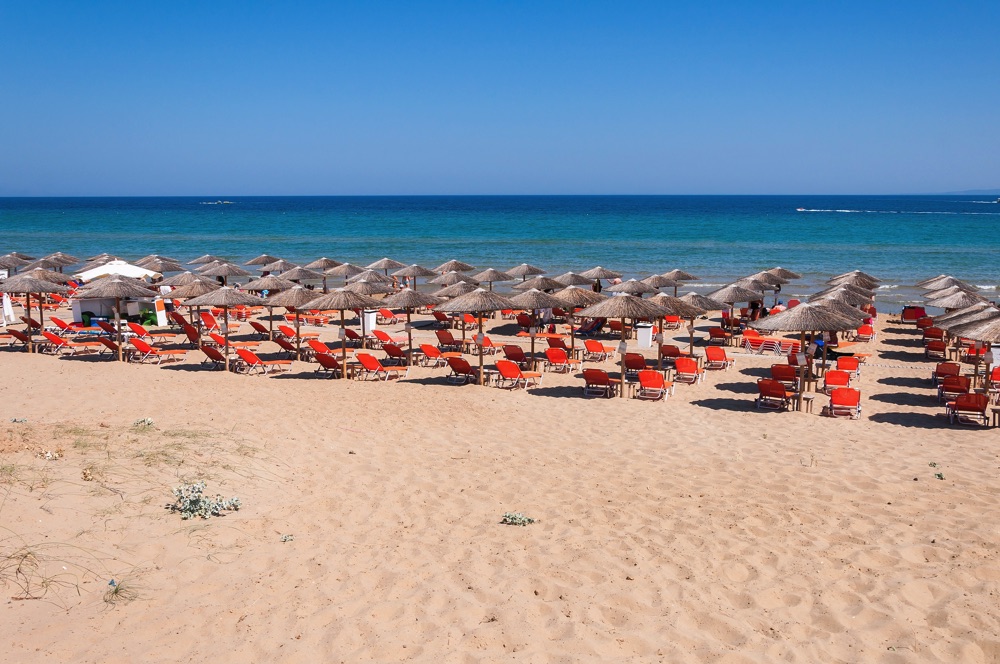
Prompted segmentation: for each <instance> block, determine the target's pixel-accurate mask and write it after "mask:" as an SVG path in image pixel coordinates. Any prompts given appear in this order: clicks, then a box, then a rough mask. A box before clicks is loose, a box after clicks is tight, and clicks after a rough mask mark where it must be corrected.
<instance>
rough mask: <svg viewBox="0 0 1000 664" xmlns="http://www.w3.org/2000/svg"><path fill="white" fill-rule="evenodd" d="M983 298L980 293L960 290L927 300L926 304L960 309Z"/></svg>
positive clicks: (982, 300) (981, 300)
mask: <svg viewBox="0 0 1000 664" xmlns="http://www.w3.org/2000/svg"><path fill="white" fill-rule="evenodd" d="M985 300H986V298H985V297H983V296H982V295H976V294H975V293H966V292H965V291H960V292H958V293H954V294H953V295H949V296H947V297H942V298H939V299H936V300H927V306H930V307H940V308H941V309H961V308H962V307H968V306H970V305H973V304H975V303H976V302H984V301H985Z"/></svg>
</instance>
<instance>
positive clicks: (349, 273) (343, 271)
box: [324, 263, 365, 281]
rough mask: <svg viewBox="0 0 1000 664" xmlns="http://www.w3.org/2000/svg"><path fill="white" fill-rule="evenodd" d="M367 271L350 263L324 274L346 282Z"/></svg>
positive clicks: (333, 268) (342, 264)
mask: <svg viewBox="0 0 1000 664" xmlns="http://www.w3.org/2000/svg"><path fill="white" fill-rule="evenodd" d="M364 271H365V268H363V267H358V266H357V265H351V264H350V263H341V264H340V265H338V266H337V267H331V268H330V269H329V270H327V271H326V272H325V273H324V274H326V275H327V276H330V277H340V278H341V279H344V280H345V281H346V280H347V279H349V278H350V277H353V276H354V275H356V274H361V273H362V272H364Z"/></svg>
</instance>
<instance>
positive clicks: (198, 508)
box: [166, 482, 240, 519]
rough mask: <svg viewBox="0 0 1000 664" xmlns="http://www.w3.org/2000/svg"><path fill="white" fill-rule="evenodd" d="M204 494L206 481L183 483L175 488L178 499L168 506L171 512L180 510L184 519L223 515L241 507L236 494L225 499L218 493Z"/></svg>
mask: <svg viewBox="0 0 1000 664" xmlns="http://www.w3.org/2000/svg"><path fill="white" fill-rule="evenodd" d="M204 494H205V483H204V482H195V483H194V484H183V485H181V486H179V487H177V488H175V489H174V496H175V497H176V500H175V501H174V502H173V503H168V504H167V505H166V508H167V509H168V510H170V511H171V512H180V514H181V518H182V519H190V518H192V517H196V516H197V517H201V518H202V519H207V518H208V517H210V516H222V512H224V511H234V512H235V511H237V510H239V509H240V499H239V498H237V497H235V496H234V497H233V498H229V499H225V498H223V497H222V496H221V495H218V494H216V495H215V496H214V497H212V496H205V495H204Z"/></svg>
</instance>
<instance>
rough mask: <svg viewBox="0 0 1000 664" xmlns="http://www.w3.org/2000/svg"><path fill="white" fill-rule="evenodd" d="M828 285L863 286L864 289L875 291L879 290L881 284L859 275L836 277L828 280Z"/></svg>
mask: <svg viewBox="0 0 1000 664" xmlns="http://www.w3.org/2000/svg"><path fill="white" fill-rule="evenodd" d="M826 283H828V284H830V285H831V286H846V285H851V286H861V287H862V288H867V289H868V290H875V289H876V288H878V284H879V282H877V281H875V280H873V279H868V278H866V277H863V276H861V275H859V274H855V275H848V276H846V277H834V278H833V279H827V281H826Z"/></svg>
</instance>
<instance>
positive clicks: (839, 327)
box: [750, 302, 857, 408]
mask: <svg viewBox="0 0 1000 664" xmlns="http://www.w3.org/2000/svg"><path fill="white" fill-rule="evenodd" d="M750 327H752V328H753V329H755V330H759V331H762V332H798V333H799V344H800V346H801V348H802V351H803V352H805V347H806V332H809V333H810V334H813V333H816V332H843V331H845V330H853V329H855V328H856V327H857V320H855V319H852V318H848V317H846V316H841V315H840V314H838V313H836V312H834V311H832V310H830V309H826V308H823V307H821V306H818V305H816V304H813V303H811V302H807V303H804V304H800V305H799V306H797V307H793V308H791V309H786V310H785V311H782V312H780V313H777V314H774V315H773V316H768V317H766V318H761V319H760V320H756V321H753V322H752V323H750ZM826 351H827V348H826V344H823V364H824V366H825V365H826ZM804 369H805V368H804V367H803V369H802V370H801V371H800V373H799V397H798V404H799V408H801V406H802V392H803V389H804V388H805V371H804Z"/></svg>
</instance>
